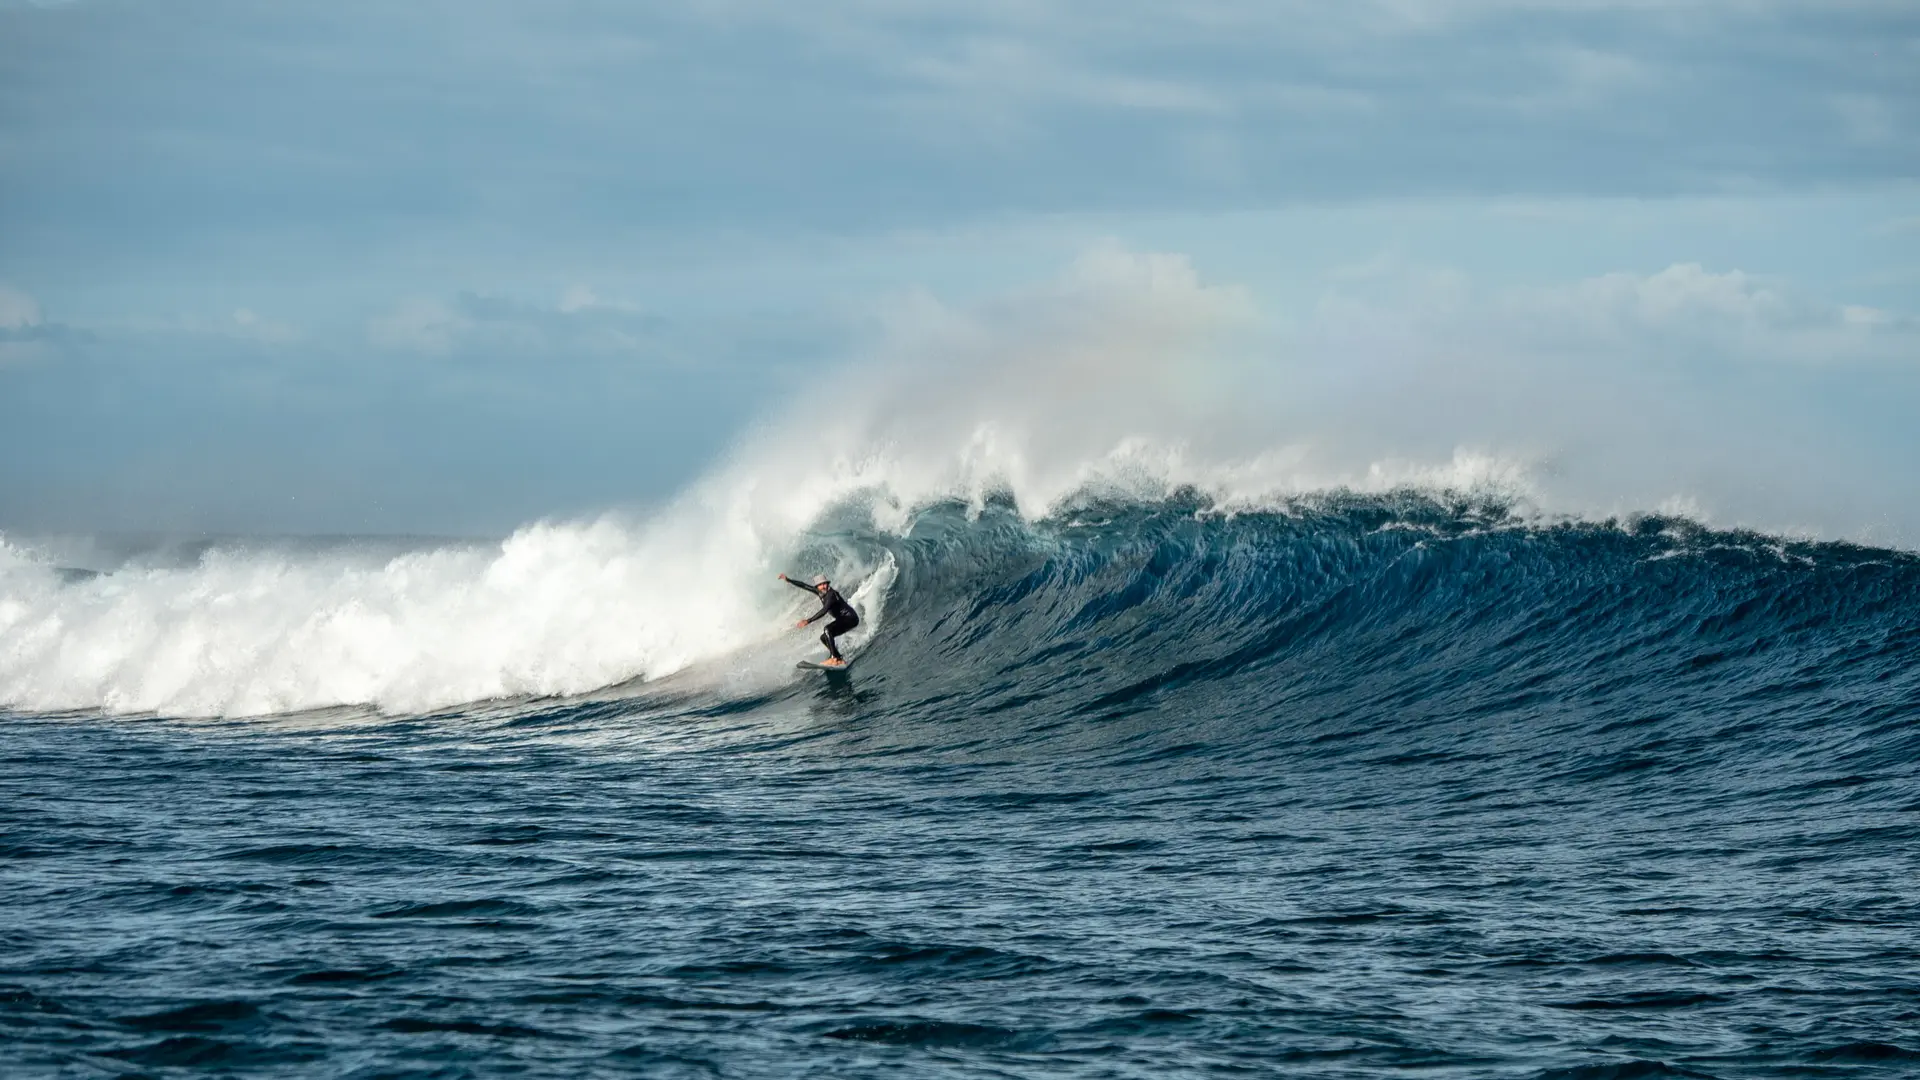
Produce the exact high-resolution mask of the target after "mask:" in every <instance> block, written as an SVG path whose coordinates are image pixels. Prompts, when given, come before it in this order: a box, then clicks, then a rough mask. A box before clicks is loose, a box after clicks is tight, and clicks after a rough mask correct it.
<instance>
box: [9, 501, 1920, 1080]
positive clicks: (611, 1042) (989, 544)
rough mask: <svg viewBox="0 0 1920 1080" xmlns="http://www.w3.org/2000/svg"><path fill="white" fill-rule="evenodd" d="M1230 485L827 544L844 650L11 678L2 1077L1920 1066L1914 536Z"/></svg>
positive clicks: (1883, 1070)
mask: <svg viewBox="0 0 1920 1080" xmlns="http://www.w3.org/2000/svg"><path fill="white" fill-rule="evenodd" d="M1201 509H1204V508H1203V507H1200V506H1197V505H1187V504H1182V503H1179V502H1172V503H1165V504H1155V505H1150V506H1145V507H1142V506H1133V507H1113V508H1108V509H1107V510H1105V511H1101V512H1091V511H1083V512H1082V513H1080V514H1079V516H1077V517H1062V518H1059V519H1056V520H1052V521H1048V522H1042V523H1039V524H1028V523H1025V522H1022V521H1020V520H1019V519H1018V518H1017V517H1016V516H1014V515H1012V514H1010V513H1007V512H1005V511H1002V510H999V509H995V508H989V509H988V511H987V512H986V513H985V514H983V515H981V516H979V517H978V518H977V519H969V517H968V516H967V515H964V514H962V513H961V512H960V511H959V510H958V509H956V508H943V509H936V510H934V511H929V512H927V513H925V514H923V515H922V516H921V517H920V519H919V521H918V522H917V524H916V525H915V526H914V528H913V530H912V531H911V533H909V534H908V535H907V536H906V537H905V538H892V537H888V536H884V535H878V534H873V533H871V532H863V531H860V530H857V529H847V530H842V531H839V532H824V531H823V532H821V533H820V534H819V535H818V536H817V537H816V546H815V549H814V555H815V557H816V559H820V560H824V559H826V558H827V556H826V554H824V553H826V552H829V551H831V552H834V553H837V554H835V555H834V558H836V559H840V560H842V562H844V561H846V560H852V561H854V562H860V563H862V564H863V565H869V566H876V565H882V564H885V565H890V566H894V567H896V568H897V577H895V578H894V579H893V580H892V582H891V585H890V586H889V587H888V588H887V589H886V590H885V610H886V617H885V620H884V622H883V625H882V629H881V632H879V633H878V634H877V635H876V636H875V639H874V640H873V642H872V643H871V644H870V646H869V647H868V649H867V651H866V652H865V654H864V655H863V656H862V658H861V660H860V662H859V664H858V667H857V669H856V670H855V671H854V672H852V673H851V675H849V676H846V677H838V676H836V677H832V678H827V677H824V676H820V675H817V674H812V673H798V672H791V673H790V672H788V670H787V665H789V664H790V663H791V660H792V658H793V655H797V653H794V652H793V649H792V647H788V646H782V647H781V648H782V649H785V650H786V651H783V652H778V653H777V654H770V653H769V652H768V651H767V650H766V649H759V650H757V651H756V650H748V652H745V653H741V654H739V655H738V656H734V657H729V658H722V659H720V660H716V661H712V662H709V663H706V664H703V665H696V666H695V667H693V668H690V669H688V670H686V671H683V672H682V673H681V674H679V675H676V676H673V677H670V678H666V679H663V680H658V681H655V682H650V683H645V684H640V685H634V686H628V687H625V688H614V689H611V690H607V691H604V692H601V693H598V694H595V695H589V696H584V697H573V698H564V699H518V700H508V701H495V702H490V703H486V704H481V705H472V706H466V707H461V708H454V709H446V710H441V711H437V712H431V713H425V714H418V715H408V716H403V717H396V716H391V715H384V714H379V713H373V712H369V711H366V710H354V709H345V708H342V709H334V710H323V711H320V712H308V713H300V714H293V715H284V716H278V717H269V718H252V719H244V720H213V721H207V720H198V721H188V720H178V719H168V718H165V717H157V718H155V717H149V718H127V717H111V718H110V717H108V716H106V715H104V714H102V713H99V712H96V711H92V710H83V711H80V712H76V713H60V714H50V713H46V712H33V713H22V712H15V713H8V714H0V830H3V834H0V912H4V918H3V922H4V926H3V928H0V1064H3V1065H4V1070H3V1071H4V1072H5V1074H6V1075H8V1076H41V1075H47V1076H96V1075H99V1076H106V1075H116V1074H127V1075H134V1074H139V1075H148V1076H174V1075H195V1074H231V1075H258V1076H275V1075H280V1076H316V1075H339V1076H363V1077H374V1076H435V1077H464V1076H473V1077H493V1076H535V1077H549V1076H550V1077H582V1076H661V1077H680V1076H687V1077H709V1076H721V1077H786V1076H793V1077H802V1076H820V1077H828V1076H833V1077H869V1076H871V1077H884V1076H898V1077H1026V1076H1041V1075H1046V1076H1064V1077H1130V1076H1139V1077H1149V1076H1151V1077H1162V1076H1170V1075H1182V1076H1185V1075H1195V1076H1199V1075H1222V1076H1236V1075H1242V1076H1301V1077H1374V1076H1432V1077H1527V1078H1533V1077H1539V1078H1547V1077H1553V1078H1576V1077H1577V1078H1588V1080H1598V1078H1603V1077H1651V1076H1669V1075H1672V1076H1709V1077H1723V1078H1733V1077H1772V1076H1823V1075H1831V1076H1863V1077H1865V1076H1915V1075H1920V899H1916V885H1920V766H1916V760H1917V759H1920V559H1916V558H1914V557H1912V556H1909V555H1904V554H1898V553H1892V552H1887V551H1878V550H1871V549H1865V548H1857V547H1848V546H1836V545H1813V544H1798V543H1788V542H1784V541H1780V540H1777V539H1772V538H1766V537H1758V536H1751V535H1735V534H1720V533H1711V532H1707V531H1704V530H1701V529H1699V528H1696V527H1693V526H1690V525H1686V524H1684V523H1680V522H1672V521H1660V520H1650V521H1645V522H1638V523H1634V524H1631V525H1613V524H1609V525H1567V526H1561V527H1551V528H1543V527H1538V526H1523V525H1521V524H1520V523H1517V522H1514V521H1510V520H1506V519H1504V518H1503V517H1502V516H1501V515H1500V514H1499V513H1498V512H1490V511H1487V510H1485V509H1484V508H1482V509H1475V508H1472V507H1460V506H1448V505H1442V504H1439V503H1435V502H1432V501H1430V500H1419V499H1374V500H1352V501H1347V502H1344V503H1327V502H1323V503H1321V504H1319V505H1318V506H1317V507H1314V508H1305V509H1303V508H1295V511H1294V512H1293V513H1290V514H1273V515H1267V514H1246V515H1241V516H1237V517H1232V518H1223V517H1216V516H1211V515H1207V514H1204V513H1201V514H1197V515H1196V513H1195V511H1196V510H1201ZM802 561H804V560H802ZM824 564H825V563H824V562H823V563H821V565H824ZM811 568H812V567H809V566H801V565H796V566H794V567H792V569H795V570H799V571H806V570H809V569H811ZM97 584H98V583H97V582H95V583H94V586H92V587H97ZM62 587H63V588H78V587H89V586H88V583H87V582H71V583H69V584H67V585H63V586H62ZM768 588H769V589H772V590H778V589H779V586H778V585H777V583H770V584H769V585H768ZM676 617H677V618H681V619H685V620H695V621H697V620H698V618H699V612H697V611H688V612H679V613H677V614H676ZM768 671H773V672H775V673H776V674H775V675H774V676H772V677H768V675H767V672H768Z"/></svg>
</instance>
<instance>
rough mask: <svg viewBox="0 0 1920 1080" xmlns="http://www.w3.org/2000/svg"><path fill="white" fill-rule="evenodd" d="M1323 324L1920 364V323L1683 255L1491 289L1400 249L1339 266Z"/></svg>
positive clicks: (1754, 358) (1734, 359)
mask: <svg viewBox="0 0 1920 1080" xmlns="http://www.w3.org/2000/svg"><path fill="white" fill-rule="evenodd" d="M1330 278H1331V280H1332V281H1333V283H1334V287H1333V288H1331V289H1330V290H1328V291H1327V292H1326V293H1325V294H1324V295H1323V296H1322V297H1321V299H1320V304H1319V317H1320V319H1321V324H1320V325H1321V327H1322V329H1325V330H1330V331H1334V332H1339V333H1345V334H1359V335H1361V336H1366V337H1372V338H1375V339H1380V338H1385V337H1393V338H1396V339H1398V340H1416V339H1419V338H1421V337H1422V336H1425V335H1435V334H1438V335H1442V336H1445V337H1447V338H1449V339H1451V340H1473V341H1480V342H1487V341H1492V340H1498V341H1499V342H1501V343H1503V346H1505V347H1524V348H1526V349H1530V350H1533V351H1535V352H1536V353H1556V354H1569V355H1572V354H1579V355H1594V354H1607V355H1615V356H1618V355H1630V356H1636V357H1640V358H1644V359H1654V358H1661V357H1665V358H1667V359H1669V360H1678V359H1682V358H1684V359H1686V360H1689V361H1693V360H1700V359H1703V358H1713V359H1715V360H1716V361H1724V362H1729V363H1769V364H1778V363H1788V364H1802V365H1812V366H1834V365H1849V364H1853V365H1862V364H1864V365H1896V366H1899V365H1906V366H1916V365H1920V320H1916V319H1915V318H1914V317H1913V316H1912V315H1910V314H1902V313H1899V312H1894V311H1888V310H1884V309H1881V308H1877V307H1874V306H1871V305H1866V304H1854V303H1835V302H1833V301H1829V300H1826V299H1823V298H1821V297H1818V296H1815V295H1812V294H1810V293H1808V292H1806V291H1804V290H1800V289H1796V288H1794V287H1793V286H1792V285H1790V284H1788V283H1787V282H1785V281H1782V280H1778V279H1773V278H1768V277H1764V276H1761V275H1756V274H1751V273H1748V272H1745V271H1742V270H1738V269H1734V270H1724V271H1716V270H1712V269H1708V268H1707V267H1704V266H1702V265H1700V264H1698V263H1675V264H1673V265H1670V266H1668V267H1666V268H1665V269H1662V270H1658V271H1654V272H1651V273H1632V272H1625V271H1619V272H1614V273H1607V274H1600V275H1595V276H1592V277H1588V278H1583V279H1580V280H1577V281H1572V282H1565V283H1558V284H1548V285H1525V286H1515V287H1508V288H1488V287H1486V286H1484V285H1481V284H1478V283H1475V282H1474V281H1472V280H1471V279H1470V278H1468V277H1467V276H1466V275H1464V274H1462V273H1460V272H1459V271H1456V270H1452V269H1450V268H1447V267H1434V266H1422V265H1415V264H1408V263H1405V262H1403V261H1401V260H1398V259H1394V258H1391V257H1382V258H1379V259H1376V260H1373V261H1370V262H1368V263H1363V264H1359V265H1357V266H1351V267H1346V268H1342V269H1339V270H1336V271H1335V272H1333V273H1332V274H1331V275H1330Z"/></svg>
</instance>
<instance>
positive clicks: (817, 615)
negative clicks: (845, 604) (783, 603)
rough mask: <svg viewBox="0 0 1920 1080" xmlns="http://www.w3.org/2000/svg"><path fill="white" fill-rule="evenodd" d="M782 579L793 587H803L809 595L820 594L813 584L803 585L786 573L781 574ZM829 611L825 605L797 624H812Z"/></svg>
mask: <svg viewBox="0 0 1920 1080" xmlns="http://www.w3.org/2000/svg"><path fill="white" fill-rule="evenodd" d="M780 580H781V581H784V582H786V583H787V584H789V585H791V586H793V587H794V588H796V589H802V590H805V592H806V593H807V594H808V595H809V596H819V595H820V593H819V592H818V591H817V590H815V588H814V587H813V586H812V585H803V584H801V583H800V582H798V581H795V580H793V579H792V578H790V577H788V576H787V575H785V574H781V575H780ZM827 611H828V609H827V608H824V607H823V608H821V609H820V610H819V611H816V612H814V613H813V614H812V615H811V616H809V617H808V618H805V619H802V620H800V622H799V623H797V624H796V625H799V626H812V625H813V624H814V622H815V621H816V620H818V619H819V618H820V617H821V616H822V615H825V614H826V613H827Z"/></svg>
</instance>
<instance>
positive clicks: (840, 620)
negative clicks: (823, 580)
mask: <svg viewBox="0 0 1920 1080" xmlns="http://www.w3.org/2000/svg"><path fill="white" fill-rule="evenodd" d="M787 584H789V585H791V586H793V587H794V588H796V589H805V590H807V591H808V592H810V593H812V594H813V595H815V596H818V597H820V610H819V611H818V612H815V613H814V615H813V617H812V618H810V619H808V620H807V621H808V622H809V623H811V622H813V621H814V620H815V619H819V618H821V617H823V616H826V615H831V616H833V621H832V622H829V623H828V624H827V628H826V629H825V630H822V631H821V632H820V644H822V645H825V646H826V647H827V655H828V656H831V657H833V658H834V659H835V660H844V659H845V657H842V656H841V655H840V650H839V648H838V647H836V646H835V645H834V643H833V639H834V638H836V637H838V636H840V635H841V634H844V633H846V632H847V631H849V630H851V629H853V628H854V627H856V626H859V625H860V614H859V613H858V612H856V611H854V610H853V605H852V604H849V603H847V598H846V597H844V596H841V595H840V591H839V590H838V589H835V588H834V587H833V586H831V585H829V586H827V591H826V594H825V595H822V594H821V592H820V590H819V589H817V588H815V587H814V586H812V585H807V584H803V583H801V582H798V581H795V580H793V579H792V578H788V579H787Z"/></svg>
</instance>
